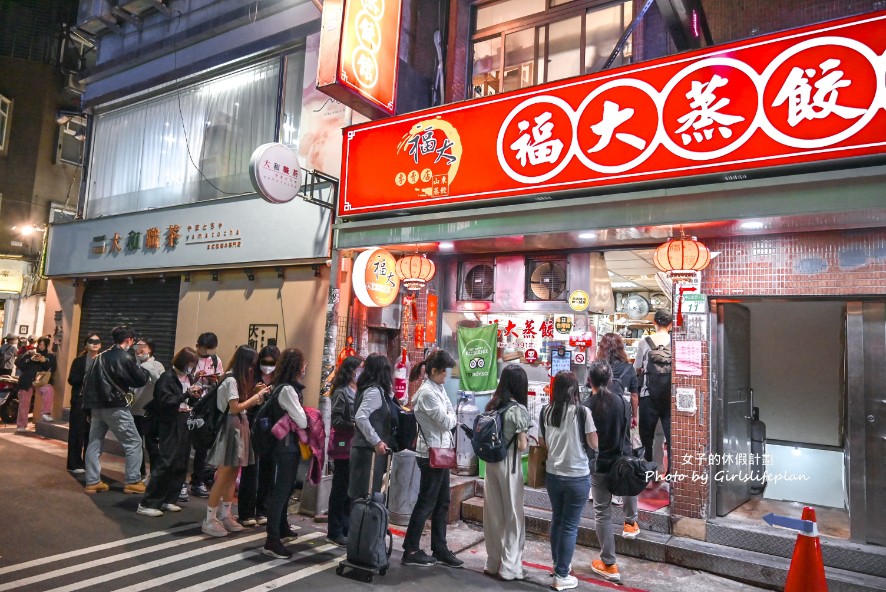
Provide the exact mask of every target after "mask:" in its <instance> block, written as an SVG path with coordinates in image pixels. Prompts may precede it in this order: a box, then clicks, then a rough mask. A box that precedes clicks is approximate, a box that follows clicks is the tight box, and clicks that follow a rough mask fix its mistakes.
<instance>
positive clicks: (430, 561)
mask: <svg viewBox="0 0 886 592" xmlns="http://www.w3.org/2000/svg"><path fill="white" fill-rule="evenodd" d="M402 563H403V565H415V566H416V567H430V566H432V565H436V564H437V560H436V559H434V558H433V557H431V556H430V555H428V554H427V553H425V552H424V551H422V550H421V549H419V550H418V551H414V552H412V553H410V552H408V551H403V559H402Z"/></svg>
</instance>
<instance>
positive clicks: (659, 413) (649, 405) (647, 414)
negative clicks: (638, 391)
mask: <svg viewBox="0 0 886 592" xmlns="http://www.w3.org/2000/svg"><path fill="white" fill-rule="evenodd" d="M659 420H661V429H662V431H664V437H665V443H667V445H668V466H667V474H670V472H671V400H670V398H668V399H667V400H666V401H657V400H654V399H653V398H652V396H651V395H650V396H648V397H640V422H639V424H638V426H637V427H638V428H639V431H640V441H641V442H642V443H643V446H644V447H645V448H646V454H645V458H646V460H647V461H648V462H651V461H652V446H653V443H654V442H655V426H656V425H657V424H658V422H659Z"/></svg>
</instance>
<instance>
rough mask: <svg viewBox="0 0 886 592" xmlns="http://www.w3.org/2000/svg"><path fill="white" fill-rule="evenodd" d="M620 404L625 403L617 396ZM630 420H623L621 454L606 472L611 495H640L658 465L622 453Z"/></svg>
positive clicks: (607, 487) (620, 443)
mask: <svg viewBox="0 0 886 592" xmlns="http://www.w3.org/2000/svg"><path fill="white" fill-rule="evenodd" d="M619 399H621V400H622V404H623V405H626V404H627V403H626V402H625V400H624V397H619ZM629 425H630V421H626V422H625V429H624V430H622V433H621V439H620V440H619V445H620V446H621V448H620V450H621V456H619V457H618V458H617V459H615V461H614V462H613V463H612V466H611V467H610V469H609V472H608V473H607V474H606V489H607V490H608V491H609V493H611V494H612V495H622V496H624V495H640V492H642V491H643V490H644V489H646V485H648V484H649V481H651V480H652V477H653V476H654V475H655V472H656V471H657V470H658V465H657V464H656V463H654V462H646V461H645V460H644V459H642V458H637V457H634V456H631V455H628V454H625V453H624V442H625V441H627V437H628V430H627V427H628V426H629Z"/></svg>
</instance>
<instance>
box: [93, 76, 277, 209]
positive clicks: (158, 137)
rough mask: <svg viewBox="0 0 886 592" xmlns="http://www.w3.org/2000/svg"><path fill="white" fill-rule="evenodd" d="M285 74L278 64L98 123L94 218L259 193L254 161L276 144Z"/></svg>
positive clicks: (203, 85) (139, 106)
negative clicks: (261, 149) (252, 170)
mask: <svg viewBox="0 0 886 592" xmlns="http://www.w3.org/2000/svg"><path fill="white" fill-rule="evenodd" d="M279 70H280V60H279V59H274V60H271V61H268V62H264V63H262V64H259V65H257V66H252V67H249V68H246V69H243V70H239V71H237V72H234V73H231V74H227V75H225V76H221V77H219V78H215V79H212V80H209V81H205V82H201V83H199V84H195V85H193V86H190V87H187V88H184V89H181V90H180V91H177V92H171V93H168V94H165V95H162V96H159V97H156V98H154V99H150V100H148V101H145V102H142V103H138V104H135V105H130V106H128V107H124V108H122V109H116V110H114V111H109V112H107V113H102V114H100V115H98V116H97V117H96V118H95V134H94V136H93V151H92V162H91V167H90V172H89V194H88V205H87V208H88V217H90V218H95V217H98V216H107V215H110V214H120V213H124V212H133V211H139V210H147V209H152V208H159V207H164V206H171V205H177V204H184V203H192V202H196V201H201V200H206V199H215V198H218V197H224V196H225V194H227V193H231V194H236V193H243V192H248V191H252V185H251V183H250V181H249V157H250V155H251V154H252V152H253V150H255V148H256V147H257V146H259V145H260V144H264V143H266V142H272V141H274V123H275V118H276V113H277V88H278V81H279ZM189 151H190V155H189V154H188V153H189ZM192 161H193V162H192ZM195 165H196V166H195ZM197 167H199V170H198V169H197ZM201 172H202V175H201ZM204 177H205V178H204ZM206 179H209V181H207V180H206ZM213 185H214V187H213Z"/></svg>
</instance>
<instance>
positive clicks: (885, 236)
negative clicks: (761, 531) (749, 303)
mask: <svg viewBox="0 0 886 592" xmlns="http://www.w3.org/2000/svg"><path fill="white" fill-rule="evenodd" d="M705 244H706V245H707V246H708V247H709V248H710V249H711V250H712V251H715V252H719V253H720V255H719V256H718V257H717V258H716V259H714V261H713V262H712V263H711V265H710V267H708V269H707V270H705V271H704V272H703V274H702V292H703V293H705V294H707V295H708V297H710V298H716V297H717V296H721V297H739V298H740V297H751V296H753V297H758V296H772V297H785V296H788V297H810V296H811V297H815V296H821V297H828V296H831V297H840V296H846V297H857V296H881V297H882V296H886V230H883V229H875V230H853V231H829V232H816V233H803V234H792V235H778V236H742V237H731V238H721V239H709V240H705ZM712 330H714V328H713V327H706V331H705V334H706V335H705V336H704V338H703V339H701V340H702V341H703V344H702V375H701V376H682V375H679V374H675V376H674V386H675V387H676V388H680V387H689V388H695V389H696V392H697V397H698V403H697V405H698V408H699V410H700V411H699V412H697V413H695V414H687V413H681V412H678V411H677V410H676V405H675V406H674V408H673V409H672V414H671V415H672V428H671V430H672V452H671V454H672V455H673V456H672V470H673V472H675V473H677V474H678V475H686V478H685V479H684V480H683V481H676V482H674V483H673V485H672V487H671V516H672V517H674V518H678V517H686V518H702V519H704V518H708V517H710V514H711V513H710V512H709V508H708V507H707V501H708V494H709V488H710V487H711V486H712V485H711V484H707V485H706V484H703V483H701V482H693V481H691V476H692V473H693V472H695V473H698V474H702V473H704V472H705V471H706V470H707V467H706V462H704V461H701V462H700V459H703V458H707V456H708V455H709V454H710V453H712V452H715V451H714V450H712V449H711V444H712V443H711V442H709V436H710V422H711V421H712V420H713V419H712V418H710V417H708V415H709V411H710V409H711V405H710V401H711V400H710V396H711V393H710V392H709V389H710V386H709V385H710V368H711V361H710V356H709V351H710V350H709V343H710V339H709V335H710V332H711V331H712ZM700 337H703V336H702V335H700V334H699V332H698V328H697V327H691V326H690V327H686V326H684V327H679V328H675V329H674V331H673V338H674V341H675V342H676V341H689V340H699V338H700ZM689 459H692V464H691V465H689V464H685V465H684V462H686V461H687V460H689Z"/></svg>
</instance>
